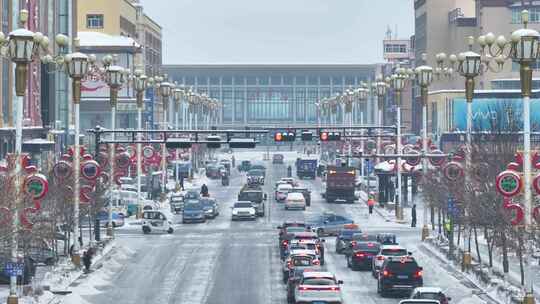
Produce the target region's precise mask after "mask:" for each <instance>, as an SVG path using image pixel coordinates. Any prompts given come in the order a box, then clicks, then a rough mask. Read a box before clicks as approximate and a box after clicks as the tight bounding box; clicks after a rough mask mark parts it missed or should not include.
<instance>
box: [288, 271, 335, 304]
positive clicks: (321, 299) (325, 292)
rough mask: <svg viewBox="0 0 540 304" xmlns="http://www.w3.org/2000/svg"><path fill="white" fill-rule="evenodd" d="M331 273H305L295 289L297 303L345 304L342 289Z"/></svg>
mask: <svg viewBox="0 0 540 304" xmlns="http://www.w3.org/2000/svg"><path fill="white" fill-rule="evenodd" d="M341 284H343V281H341V280H339V281H338V280H336V277H335V276H334V275H333V274H332V273H330V272H318V271H304V273H303V274H302V277H301V278H300V281H299V282H298V284H297V285H296V287H295V289H294V301H295V303H336V304H337V303H340V304H341V303H343V297H342V295H341V287H340V285H341Z"/></svg>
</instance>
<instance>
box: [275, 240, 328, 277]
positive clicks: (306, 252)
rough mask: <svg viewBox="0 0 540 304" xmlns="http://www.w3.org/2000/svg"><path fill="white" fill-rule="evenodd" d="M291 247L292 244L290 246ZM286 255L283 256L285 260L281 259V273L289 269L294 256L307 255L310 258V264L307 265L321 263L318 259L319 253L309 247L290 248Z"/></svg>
mask: <svg viewBox="0 0 540 304" xmlns="http://www.w3.org/2000/svg"><path fill="white" fill-rule="evenodd" d="M291 247H292V246H291ZM288 253H289V254H288V256H287V257H286V258H285V260H284V261H283V267H282V271H283V273H285V272H289V269H290V268H291V267H293V265H291V263H292V262H291V261H292V260H293V259H294V258H295V257H300V256H306V257H309V258H310V259H311V264H310V265H309V266H313V265H316V266H318V265H321V262H320V260H319V255H318V254H317V251H315V250H310V249H292V250H290V251H289V252H288Z"/></svg>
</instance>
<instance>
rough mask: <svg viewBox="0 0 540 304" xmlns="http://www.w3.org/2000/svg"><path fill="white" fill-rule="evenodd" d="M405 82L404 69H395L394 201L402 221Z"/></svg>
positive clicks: (397, 213) (397, 214)
mask: <svg viewBox="0 0 540 304" xmlns="http://www.w3.org/2000/svg"><path fill="white" fill-rule="evenodd" d="M406 80H407V74H406V72H405V70H404V69H402V68H398V69H396V74H393V75H392V77H391V83H392V88H393V89H394V94H395V97H396V124H397V138H396V152H397V154H398V157H397V169H396V170H397V171H396V175H397V188H398V191H397V193H398V195H397V201H396V218H397V219H398V220H403V207H402V189H401V153H402V148H401V92H402V91H403V89H404V88H405V82H406Z"/></svg>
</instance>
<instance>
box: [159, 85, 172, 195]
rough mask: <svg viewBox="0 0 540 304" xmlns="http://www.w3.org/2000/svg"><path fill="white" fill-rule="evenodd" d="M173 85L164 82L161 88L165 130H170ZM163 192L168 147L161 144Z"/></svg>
mask: <svg viewBox="0 0 540 304" xmlns="http://www.w3.org/2000/svg"><path fill="white" fill-rule="evenodd" d="M171 88H172V84H171V83H169V82H167V81H166V82H162V83H161V84H160V86H159V94H160V95H161V98H162V99H161V102H162V104H163V130H167V129H168V121H169V120H168V112H167V110H168V107H169V96H170V95H171ZM161 170H162V172H161V192H162V193H163V194H165V189H166V188H165V183H166V182H167V147H166V146H165V144H161Z"/></svg>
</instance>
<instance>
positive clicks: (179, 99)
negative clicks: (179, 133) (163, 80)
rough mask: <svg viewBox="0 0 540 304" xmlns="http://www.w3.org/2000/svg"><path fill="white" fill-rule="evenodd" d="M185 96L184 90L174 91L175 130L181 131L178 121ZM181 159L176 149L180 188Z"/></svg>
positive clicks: (177, 181) (176, 168)
mask: <svg viewBox="0 0 540 304" xmlns="http://www.w3.org/2000/svg"><path fill="white" fill-rule="evenodd" d="M183 94H184V90H182V89H180V88H178V87H177V88H176V89H174V91H173V99H174V103H175V105H176V111H174V115H175V116H174V118H175V129H176V130H180V125H179V121H178V116H179V113H178V112H180V111H181V109H182V96H183ZM179 159H180V149H176V165H175V171H176V174H175V177H176V185H177V186H178V185H179V182H180V172H179V170H178V166H179V163H178V160H179Z"/></svg>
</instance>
